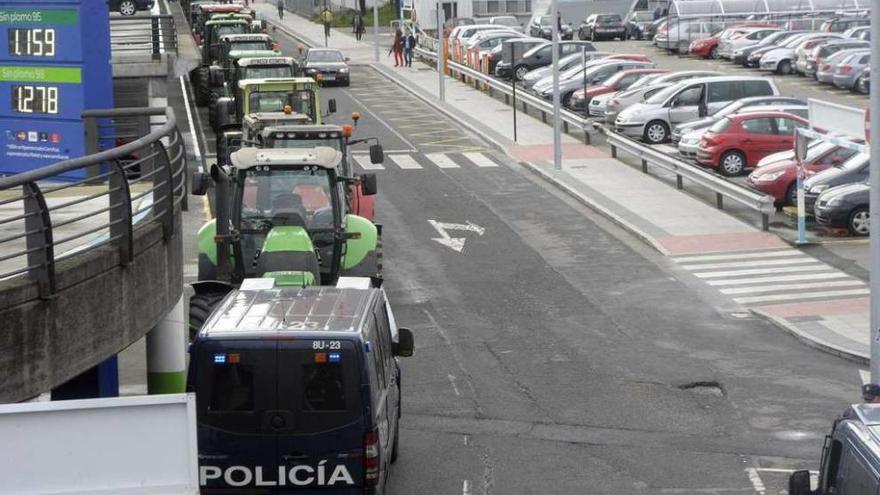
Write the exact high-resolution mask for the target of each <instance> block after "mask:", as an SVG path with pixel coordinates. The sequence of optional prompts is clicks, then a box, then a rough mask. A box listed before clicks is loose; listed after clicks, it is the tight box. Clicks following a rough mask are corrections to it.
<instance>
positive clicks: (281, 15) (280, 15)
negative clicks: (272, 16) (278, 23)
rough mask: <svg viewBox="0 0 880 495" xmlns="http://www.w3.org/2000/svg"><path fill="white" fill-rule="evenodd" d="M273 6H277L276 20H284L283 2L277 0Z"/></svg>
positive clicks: (282, 0)
mask: <svg viewBox="0 0 880 495" xmlns="http://www.w3.org/2000/svg"><path fill="white" fill-rule="evenodd" d="M275 5H277V6H278V18H279V19H281V20H284V0H277V2H275Z"/></svg>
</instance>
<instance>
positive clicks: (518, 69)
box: [513, 65, 529, 81]
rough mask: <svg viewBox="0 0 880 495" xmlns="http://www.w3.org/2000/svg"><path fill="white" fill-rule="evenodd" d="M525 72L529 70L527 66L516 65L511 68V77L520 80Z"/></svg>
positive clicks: (524, 75)
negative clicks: (514, 67)
mask: <svg viewBox="0 0 880 495" xmlns="http://www.w3.org/2000/svg"><path fill="white" fill-rule="evenodd" d="M527 72H529V68H528V66H525V65H517V66H516V69H513V77H514V78H516V80H517V81H522V80H523V78H524V77H526V73H527Z"/></svg>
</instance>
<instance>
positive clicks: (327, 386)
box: [302, 363, 347, 412]
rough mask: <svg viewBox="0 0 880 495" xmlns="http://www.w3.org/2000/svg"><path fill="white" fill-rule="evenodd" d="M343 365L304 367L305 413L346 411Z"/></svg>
mask: <svg viewBox="0 0 880 495" xmlns="http://www.w3.org/2000/svg"><path fill="white" fill-rule="evenodd" d="M342 371H343V369H342V364H340V363H325V364H304V365H303V366H302V397H303V400H302V409H303V411H337V412H338V411H345V410H346V409H347V407H346V402H345V395H346V394H345V376H344V375H343V374H342Z"/></svg>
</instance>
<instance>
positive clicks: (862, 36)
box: [856, 29, 871, 41]
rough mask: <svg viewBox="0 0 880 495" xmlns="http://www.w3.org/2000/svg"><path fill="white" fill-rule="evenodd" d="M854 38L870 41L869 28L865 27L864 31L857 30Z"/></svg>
mask: <svg viewBox="0 0 880 495" xmlns="http://www.w3.org/2000/svg"><path fill="white" fill-rule="evenodd" d="M856 39H858V40H862V41H871V30H870V29H866V30H864V31H859V33H858V34H856Z"/></svg>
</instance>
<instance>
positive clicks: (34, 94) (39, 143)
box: [0, 0, 113, 178]
mask: <svg viewBox="0 0 880 495" xmlns="http://www.w3.org/2000/svg"><path fill="white" fill-rule="evenodd" d="M83 12H87V13H88V15H81V13H83ZM112 107H113V81H112V70H111V67H110V26H109V12H108V7H107V2H106V0H44V1H40V0H37V1H33V0H0V174H10V173H18V172H22V171H25V170H31V169H34V168H37V167H41V166H44V165H48V164H51V163H55V162H58V161H60V160H63V159H67V158H76V157H79V156H82V155H83V154H85V145H84V128H83V124H82V120H81V115H82V112H83V110H85V109H89V108H112ZM73 178H79V177H73Z"/></svg>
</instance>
